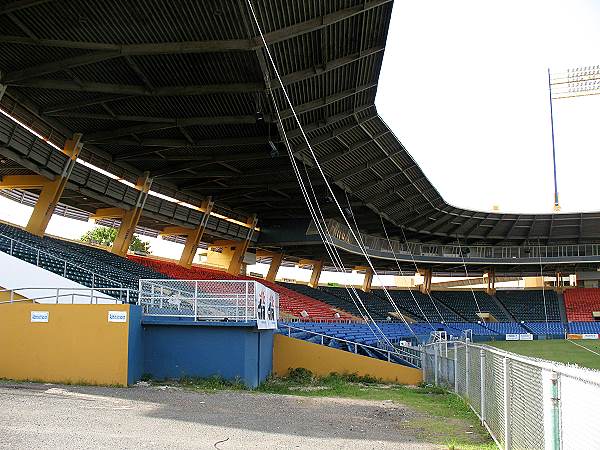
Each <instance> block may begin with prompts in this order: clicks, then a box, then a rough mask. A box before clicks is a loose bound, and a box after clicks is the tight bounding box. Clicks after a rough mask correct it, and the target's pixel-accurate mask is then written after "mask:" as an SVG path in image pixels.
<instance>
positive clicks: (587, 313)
mask: <svg viewBox="0 0 600 450" xmlns="http://www.w3.org/2000/svg"><path fill="white" fill-rule="evenodd" d="M564 297H565V309H566V310H567V319H568V320H569V322H585V321H593V320H594V318H593V316H592V313H593V312H594V311H600V289H598V288H586V289H567V290H566V291H565V294H564Z"/></svg>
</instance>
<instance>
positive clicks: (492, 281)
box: [485, 267, 496, 295]
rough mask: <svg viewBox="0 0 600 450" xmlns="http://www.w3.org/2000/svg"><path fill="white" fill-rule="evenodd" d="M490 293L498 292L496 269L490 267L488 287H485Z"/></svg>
mask: <svg viewBox="0 0 600 450" xmlns="http://www.w3.org/2000/svg"><path fill="white" fill-rule="evenodd" d="M485 292H487V293H488V294H489V295H494V294H495V293H496V269H494V268H493V267H490V269H489V270H488V272H487V288H486V289H485Z"/></svg>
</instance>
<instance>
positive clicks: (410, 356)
mask: <svg viewBox="0 0 600 450" xmlns="http://www.w3.org/2000/svg"><path fill="white" fill-rule="evenodd" d="M279 326H280V327H282V328H284V329H286V331H282V332H281V333H282V334H287V336H288V337H291V336H292V331H300V332H303V333H307V334H309V335H311V336H318V337H319V338H320V344H321V345H325V341H328V342H330V341H334V342H339V343H342V344H345V345H347V347H348V349H349V350H353V352H354V353H357V354H358V349H359V348H363V349H368V350H370V351H372V352H377V353H383V354H384V355H386V359H387V361H388V362H392V363H399V362H398V361H396V360H394V358H393V357H396V358H398V359H400V360H402V361H403V362H404V363H405V364H407V365H409V366H411V367H415V368H420V367H421V359H422V358H421V351H420V350H419V349H417V348H411V349H410V350H409V349H407V350H401V349H399V348H397V347H396V348H395V350H389V349H387V348H381V347H374V346H372V345H367V344H361V343H359V342H354V341H349V340H347V339H343V338H338V337H335V336H331V335H328V334H323V333H318V332H316V331H310V330H306V329H304V328H298V327H292V326H291V325H287V324H279Z"/></svg>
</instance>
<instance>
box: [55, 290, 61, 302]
mask: <svg viewBox="0 0 600 450" xmlns="http://www.w3.org/2000/svg"><path fill="white" fill-rule="evenodd" d="M59 289H60V288H56V304H57V305H58V291H59Z"/></svg>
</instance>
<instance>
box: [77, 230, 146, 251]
mask: <svg viewBox="0 0 600 450" xmlns="http://www.w3.org/2000/svg"><path fill="white" fill-rule="evenodd" d="M116 237H117V229H116V228H112V227H102V226H99V227H95V228H93V229H91V230H89V231H86V232H85V233H84V234H83V236H81V238H80V239H79V240H80V241H81V242H87V243H89V244H96V245H103V246H105V247H110V246H111V245H112V244H113V242H115V239H116ZM129 250H131V251H134V252H141V253H152V251H151V250H150V244H149V243H148V242H144V241H142V240H141V239H140V238H139V237H137V236H133V239H132V240H131V244H130V245H129Z"/></svg>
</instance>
